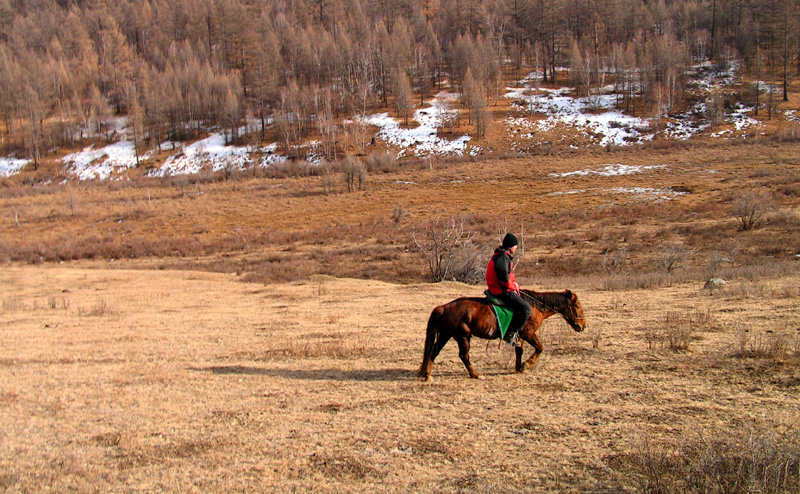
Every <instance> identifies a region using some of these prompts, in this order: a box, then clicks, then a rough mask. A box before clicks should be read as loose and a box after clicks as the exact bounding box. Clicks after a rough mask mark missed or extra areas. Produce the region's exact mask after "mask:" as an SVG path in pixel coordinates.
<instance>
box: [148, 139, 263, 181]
mask: <svg viewBox="0 0 800 494" xmlns="http://www.w3.org/2000/svg"><path fill="white" fill-rule="evenodd" d="M251 163H252V159H251V158H250V151H249V148H247V147H244V146H231V145H229V144H227V143H226V142H225V135H224V134H221V133H215V134H211V135H210V136H208V137H206V138H205V139H200V140H199V141H196V142H193V143H192V144H189V145H188V146H186V147H184V148H183V149H182V151H181V152H179V153H177V154H174V155H172V156H170V157H169V158H167V159H166V160H165V161H164V164H163V165H161V166H160V167H159V168H158V169H156V170H155V171H153V172H152V173H151V175H153V176H164V175H185V174H193V173H198V172H200V171H202V170H203V169H205V168H210V169H211V170H213V171H219V170H224V169H226V168H228V167H234V168H238V169H242V168H245V167H246V166H248V165H250V164H251Z"/></svg>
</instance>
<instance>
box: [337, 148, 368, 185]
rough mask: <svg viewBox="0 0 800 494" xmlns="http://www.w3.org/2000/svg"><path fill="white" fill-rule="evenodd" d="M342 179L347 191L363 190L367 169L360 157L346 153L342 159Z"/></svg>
mask: <svg viewBox="0 0 800 494" xmlns="http://www.w3.org/2000/svg"><path fill="white" fill-rule="evenodd" d="M341 166H342V180H343V181H344V184H345V186H346V187H347V192H353V191H354V190H356V187H358V190H364V185H365V184H366V182H367V169H366V167H365V166H364V163H362V162H361V160H360V159H358V158H356V157H355V156H352V155H347V156H346V157H345V158H344V159H343V160H342V165H341Z"/></svg>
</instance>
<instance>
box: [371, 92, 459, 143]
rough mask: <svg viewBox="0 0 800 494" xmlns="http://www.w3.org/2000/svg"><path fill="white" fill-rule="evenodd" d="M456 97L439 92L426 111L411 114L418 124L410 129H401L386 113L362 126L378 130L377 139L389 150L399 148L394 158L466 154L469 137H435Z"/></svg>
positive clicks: (456, 95)
mask: <svg viewBox="0 0 800 494" xmlns="http://www.w3.org/2000/svg"><path fill="white" fill-rule="evenodd" d="M458 97H459V95H458V94H454V93H447V92H444V91H442V92H440V93H439V94H437V95H436V97H435V98H434V99H433V101H432V105H431V106H429V107H425V108H421V109H418V110H416V111H415V112H414V117H413V118H414V120H415V121H416V122H417V123H419V125H418V126H417V127H414V128H413V129H404V128H401V127H400V123H399V122H398V121H397V120H396V119H394V118H392V117H390V116H389V114H388V113H378V114H375V115H372V116H369V117H367V118H366V122H367V123H369V124H371V125H375V126H376V127H379V128H380V130H379V131H378V134H377V137H378V138H380V139H382V140H383V141H385V142H386V143H387V144H389V145H391V146H396V147H398V148H400V151H399V153H398V157H401V156H405V155H407V154H409V153H414V154H416V155H417V156H431V155H457V156H461V155H463V154H464V152H465V151H466V150H467V142H469V141H470V136H461V137H459V138H457V139H452V140H450V139H443V138H441V137H439V135H438V129H439V127H440V126H441V124H442V119H443V118H444V117H446V116H447V113H448V112H451V111H454V110H451V109H450V108H451V107H455V103H453V104H452V105H451V104H450V103H449V101H452V100H455V99H457V98H458Z"/></svg>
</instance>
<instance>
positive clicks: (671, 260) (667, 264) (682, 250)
mask: <svg viewBox="0 0 800 494" xmlns="http://www.w3.org/2000/svg"><path fill="white" fill-rule="evenodd" d="M690 253H691V252H690V251H689V249H687V248H686V247H685V246H684V245H683V244H679V243H671V244H665V245H663V246H661V249H660V250H659V253H658V265H659V267H660V268H661V269H663V270H664V272H665V273H666V274H671V273H672V272H673V271H675V270H676V269H678V268H679V267H680V265H681V263H682V262H683V261H685V260H686V258H687V257H689V254H690Z"/></svg>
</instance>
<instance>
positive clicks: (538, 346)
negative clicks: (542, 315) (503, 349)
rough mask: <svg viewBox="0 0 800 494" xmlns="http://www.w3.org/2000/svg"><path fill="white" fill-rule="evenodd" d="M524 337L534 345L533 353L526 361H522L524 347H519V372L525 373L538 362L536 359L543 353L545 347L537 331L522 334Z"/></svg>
mask: <svg viewBox="0 0 800 494" xmlns="http://www.w3.org/2000/svg"><path fill="white" fill-rule="evenodd" d="M522 339H523V340H525V341H527V342H528V343H530V344H531V346H532V347H533V355H531V356H530V358H528V360H526V361H525V362H524V363H523V362H522V348H521V347H518V348H517V349H516V350H517V372H520V373H524V372H526V371H527V370H528V369H530V368H531V367H533V364H535V363H536V359H538V358H539V354H541V353H542V350H543V349H544V347H543V346H542V342H541V341H539V337H538V336H536V333H535V332H534V333H526V334H523V335H522Z"/></svg>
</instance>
